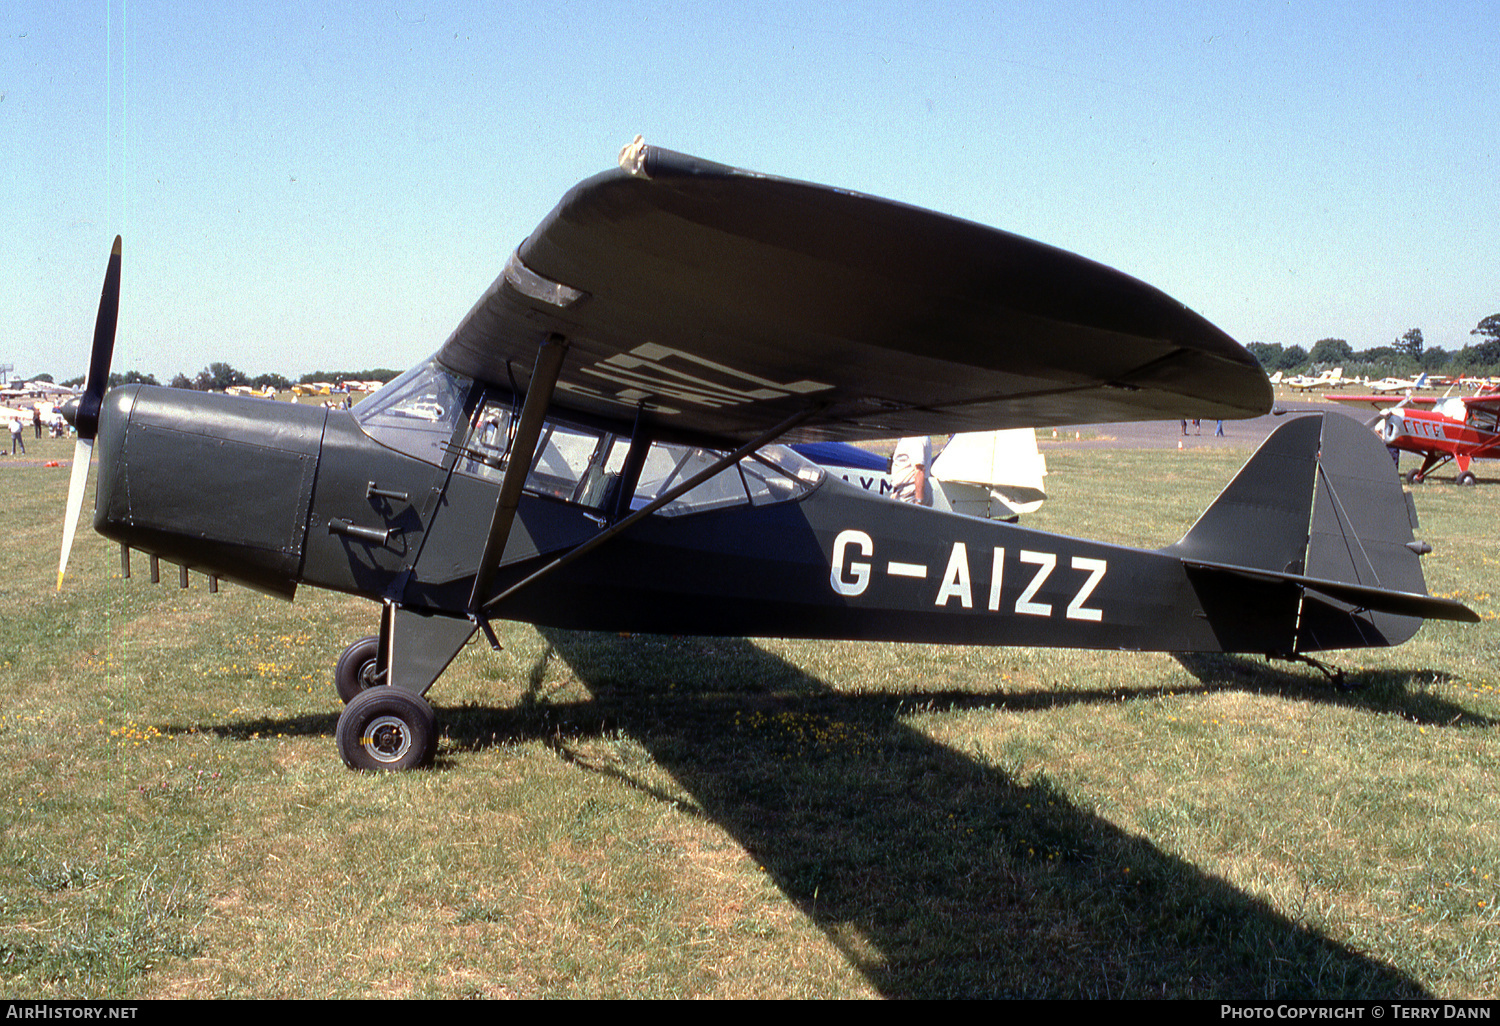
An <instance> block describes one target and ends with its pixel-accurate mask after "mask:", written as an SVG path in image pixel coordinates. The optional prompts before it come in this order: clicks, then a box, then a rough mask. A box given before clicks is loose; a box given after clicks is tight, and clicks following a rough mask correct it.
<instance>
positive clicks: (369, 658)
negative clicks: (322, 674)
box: [333, 635, 382, 705]
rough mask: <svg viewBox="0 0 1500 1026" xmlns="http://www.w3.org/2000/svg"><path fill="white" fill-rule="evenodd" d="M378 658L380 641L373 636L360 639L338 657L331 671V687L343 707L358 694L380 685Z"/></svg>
mask: <svg viewBox="0 0 1500 1026" xmlns="http://www.w3.org/2000/svg"><path fill="white" fill-rule="evenodd" d="M379 656H380V639H379V638H377V637H375V636H374V635H371V636H370V637H368V638H360V639H359V640H358V641H356V642H355V643H354V644H352V645H350V646H349V647H348V648H346V649H344V654H343V655H341V656H339V661H338V665H337V666H335V667H334V670H333V686H334V687H335V688H336V689H337V690H338V693H339V698H340V699H342V700H343V702H344V704H345V705H348V704H349V703H350V702H352V701H354V697H355V696H356V695H358V694H359V693H360V692H362V691H368V690H369V689H370V688H373V687H375V686H376V685H378V684H381V683H382V680H381V673H380V663H379Z"/></svg>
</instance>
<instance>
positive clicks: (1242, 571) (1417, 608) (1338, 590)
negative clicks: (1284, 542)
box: [1183, 560, 1479, 623]
mask: <svg viewBox="0 0 1500 1026" xmlns="http://www.w3.org/2000/svg"><path fill="white" fill-rule="evenodd" d="M1183 563H1184V564H1185V565H1187V566H1189V567H1192V568H1193V569H1195V570H1210V571H1215V572H1218V573H1225V574H1230V575H1232V576H1236V577H1240V578H1243V579H1245V580H1251V581H1286V582H1288V583H1289V584H1296V585H1300V586H1301V587H1303V588H1306V589H1307V590H1309V591H1315V592H1319V593H1321V594H1323V595H1325V596H1327V597H1328V598H1331V599H1335V600H1337V601H1339V602H1344V603H1347V604H1349V605H1351V606H1354V607H1355V608H1356V609H1367V610H1370V611H1372V612H1377V613H1394V614H1396V615H1397V616H1418V617H1421V618H1422V619H1424V620H1454V621H1457V622H1459V623H1478V622H1479V614H1478V613H1476V612H1474V610H1472V609H1470V608H1469V607H1468V606H1466V605H1464V604H1463V603H1462V602H1459V601H1456V600H1454V599H1449V598H1441V597H1439V596H1436V595H1424V594H1417V593H1414V592H1410V591H1387V590H1386V589H1384V588H1372V587H1370V586H1368V585H1363V584H1350V583H1348V582H1347V581H1325V580H1320V579H1318V578H1316V577H1304V576H1302V575H1301V574H1288V573H1275V572H1273V571H1269V570H1254V569H1251V568H1250V567H1243V566H1229V565H1227V564H1224V563H1203V562H1199V561H1195V560H1183Z"/></svg>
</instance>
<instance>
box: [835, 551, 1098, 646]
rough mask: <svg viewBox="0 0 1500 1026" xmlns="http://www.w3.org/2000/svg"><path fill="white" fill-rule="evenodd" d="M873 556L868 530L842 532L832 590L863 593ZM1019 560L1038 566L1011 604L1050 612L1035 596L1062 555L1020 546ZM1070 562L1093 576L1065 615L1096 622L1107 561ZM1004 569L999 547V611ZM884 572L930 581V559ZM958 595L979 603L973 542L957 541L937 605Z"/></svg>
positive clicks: (968, 605) (993, 580) (994, 585)
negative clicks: (1096, 596)
mask: <svg viewBox="0 0 1500 1026" xmlns="http://www.w3.org/2000/svg"><path fill="white" fill-rule="evenodd" d="M874 555H875V542H874V540H873V539H871V537H870V536H869V535H868V534H866V533H865V532H864V531H856V530H852V529H851V530H847V531H840V532H839V534H838V536H837V537H836V538H834V541H833V559H832V566H831V568H830V571H829V575H828V581H829V583H830V584H831V585H832V586H833V590H834V591H836V592H838V593H839V594H840V595H844V596H848V597H851V598H852V597H854V596H858V595H863V594H864V593H865V590H866V589H867V588H868V587H869V586H870V581H871V580H872V579H873V576H874V573H875V567H876V566H877V565H878V564H876V563H875V562H874V561H873V557H874ZM856 557H858V558H856ZM1016 559H1017V560H1018V561H1019V562H1021V563H1024V564H1027V565H1029V566H1034V567H1036V570H1035V571H1033V572H1032V574H1031V575H1030V577H1028V578H1027V579H1026V584H1025V586H1024V587H1023V588H1022V589H1021V593H1020V594H1019V595H1018V596H1017V597H1016V600H1015V604H1014V605H1013V606H1012V607H1011V608H1012V609H1013V610H1014V611H1015V612H1017V613H1020V614H1022V615H1025V616H1051V615H1052V611H1053V605H1052V603H1050V602H1038V601H1036V597H1037V595H1038V594H1039V593H1040V592H1041V590H1042V588H1043V587H1044V586H1045V585H1046V583H1047V581H1048V579H1049V578H1051V576H1052V573H1053V571H1054V570H1056V569H1057V554H1056V553H1053V552H1039V551H1034V550H1032V549H1021V550H1019V551H1018V552H1017V553H1016ZM1068 565H1069V566H1070V567H1071V568H1072V569H1074V570H1082V571H1084V572H1086V573H1087V574H1088V577H1086V578H1085V579H1084V580H1083V582H1082V584H1080V585H1079V587H1078V590H1077V591H1075V592H1074V593H1073V597H1072V599H1071V601H1069V602H1068V605H1067V608H1066V610H1065V612H1064V614H1063V615H1064V616H1065V617H1066V618H1067V619H1069V620H1087V621H1091V622H1093V623H1099V622H1101V621H1103V619H1104V611H1103V610H1101V609H1096V608H1093V607H1091V606H1089V605H1087V602H1088V601H1089V599H1090V598H1091V597H1092V596H1093V594H1094V591H1095V590H1096V589H1097V588H1098V587H1099V583H1100V582H1101V581H1103V580H1104V575H1105V574H1106V573H1108V571H1109V563H1108V561H1107V560H1103V559H1091V558H1089V557H1087V556H1074V557H1072V559H1071V560H1070V562H1069V564H1068ZM1004 571H1005V549H1004V548H1003V547H1000V546H996V547H995V548H994V549H993V551H992V555H991V558H990V589H989V600H988V602H987V603H986V608H988V609H989V611H990V612H999V611H1000V599H1001V593H1002V590H1003V586H1004V580H1005V575H1004ZM885 573H886V576H888V577H899V578H906V579H908V580H926V579H927V577H928V566H927V565H926V564H925V563H906V562H898V561H896V560H889V561H887V562H886V564H885ZM954 600H957V602H958V605H959V607H960V608H963V609H973V608H974V574H973V571H972V570H971V569H970V565H969V549H968V546H967V545H966V544H964V543H963V542H954V543H953V548H952V550H951V551H950V552H949V554H948V562H947V565H946V566H945V567H944V569H943V572H942V574H941V577H940V581H939V584H938V587H937V593H936V596H935V598H934V599H933V605H935V606H938V607H940V608H945V609H947V608H952V607H951V603H952V602H953V601H954Z"/></svg>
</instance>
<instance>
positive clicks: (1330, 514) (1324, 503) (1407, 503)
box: [1166, 413, 1478, 655]
mask: <svg viewBox="0 0 1500 1026" xmlns="http://www.w3.org/2000/svg"><path fill="white" fill-rule="evenodd" d="M1416 526H1417V517H1416V509H1415V507H1414V506H1413V505H1412V503H1411V498H1410V496H1409V495H1407V494H1406V493H1405V492H1404V491H1403V490H1402V488H1401V484H1400V481H1399V479H1398V478H1397V477H1396V469H1395V466H1394V464H1393V463H1392V461H1391V458H1390V456H1389V455H1388V454H1387V452H1386V450H1385V447H1384V446H1383V445H1381V444H1380V442H1379V440H1378V439H1377V438H1376V437H1375V435H1374V434H1373V433H1372V432H1370V431H1368V430H1366V429H1365V428H1364V427H1362V426H1361V425H1360V424H1359V423H1358V422H1357V421H1354V420H1351V419H1349V418H1348V417H1344V416H1342V415H1339V414H1332V413H1321V414H1314V415H1311V416H1307V417H1300V418H1298V419H1296V420H1292V421H1290V422H1288V423H1287V424H1285V425H1283V426H1282V427H1280V428H1278V429H1277V430H1276V431H1275V432H1274V433H1273V434H1272V435H1271V437H1270V438H1268V439H1266V441H1265V444H1263V445H1262V446H1261V447H1260V449H1258V450H1257V451H1256V453H1255V455H1254V456H1252V457H1251V458H1250V462H1248V463H1246V464H1245V466H1244V467H1243V468H1242V469H1241V470H1240V472H1239V474H1238V475H1236V476H1235V478H1234V480H1233V481H1231V482H1230V483H1229V486H1228V487H1227V488H1225V489H1224V491H1223V492H1222V493H1221V494H1220V495H1219V497H1218V499H1216V500H1215V501H1214V503H1213V505H1211V506H1210V507H1209V508H1208V510H1207V511H1205V512H1204V514H1203V515H1202V516H1201V517H1200V518H1199V519H1198V522H1197V523H1196V524H1194V525H1193V527H1192V529H1191V530H1190V531H1188V533H1187V534H1186V535H1185V536H1184V537H1183V538H1182V540H1181V541H1179V542H1177V543H1176V544H1175V545H1172V546H1170V547H1169V548H1168V549H1167V550H1166V551H1167V552H1170V553H1171V554H1173V555H1176V556H1178V557H1179V558H1181V559H1182V561H1183V564H1184V565H1185V566H1186V567H1187V569H1188V575H1189V578H1190V579H1191V580H1192V582H1193V586H1194V588H1195V589H1196V591H1197V592H1198V597H1199V600H1200V601H1201V602H1202V604H1203V610H1204V614H1205V615H1206V616H1207V617H1208V620H1209V623H1210V624H1211V626H1212V627H1213V630H1214V633H1215V634H1216V635H1217V636H1218V638H1219V640H1220V642H1221V644H1222V645H1223V647H1224V649H1225V650H1226V651H1241V652H1244V651H1266V652H1268V653H1270V654H1276V655H1293V654H1297V653H1301V652H1315V651H1321V650H1324V649H1334V648H1353V647H1364V646H1370V645H1398V644H1400V643H1401V642H1403V641H1405V640H1406V639H1407V638H1410V637H1411V636H1412V635H1413V634H1414V633H1416V630H1417V628H1418V627H1419V626H1421V621H1422V620H1423V619H1424V618H1425V619H1446V620H1463V621H1469V622H1474V621H1477V620H1478V617H1477V616H1475V614H1474V613H1473V612H1472V611H1471V610H1469V609H1468V608H1467V607H1465V606H1464V605H1462V604H1461V603H1458V602H1454V601H1452V600H1451V599H1442V598H1435V597H1433V596H1431V595H1428V594H1427V586H1426V583H1425V581H1424V580H1423V577H1422V567H1421V564H1420V556H1421V553H1423V552H1425V551H1427V548H1426V546H1425V545H1423V544H1421V543H1419V542H1417V541H1416V540H1415V538H1414V536H1413V530H1414V528H1415V527H1416Z"/></svg>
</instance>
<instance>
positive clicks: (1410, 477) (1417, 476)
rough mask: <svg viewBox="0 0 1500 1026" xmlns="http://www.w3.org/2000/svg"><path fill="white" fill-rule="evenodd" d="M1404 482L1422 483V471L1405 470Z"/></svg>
mask: <svg viewBox="0 0 1500 1026" xmlns="http://www.w3.org/2000/svg"><path fill="white" fill-rule="evenodd" d="M1406 483H1407V484H1421V483H1422V472H1421V471H1420V470H1408V471H1407V472H1406Z"/></svg>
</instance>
